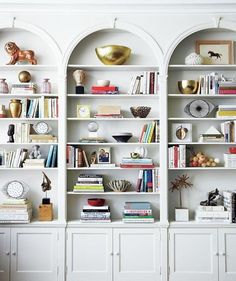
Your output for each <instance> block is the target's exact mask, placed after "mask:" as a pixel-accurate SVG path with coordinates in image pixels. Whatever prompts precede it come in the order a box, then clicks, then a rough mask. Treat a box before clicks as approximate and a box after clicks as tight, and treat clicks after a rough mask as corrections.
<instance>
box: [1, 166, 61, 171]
mask: <svg viewBox="0 0 236 281" xmlns="http://www.w3.org/2000/svg"><path fill="white" fill-rule="evenodd" d="M57 170H58V168H40V167H37V168H36V167H35V168H1V167H0V171H57Z"/></svg>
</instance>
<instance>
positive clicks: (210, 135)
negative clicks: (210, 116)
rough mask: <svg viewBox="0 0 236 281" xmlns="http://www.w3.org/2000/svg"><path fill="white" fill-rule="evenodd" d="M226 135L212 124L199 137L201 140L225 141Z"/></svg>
mask: <svg viewBox="0 0 236 281" xmlns="http://www.w3.org/2000/svg"><path fill="white" fill-rule="evenodd" d="M224 141H225V136H224V134H222V133H221V132H219V131H218V130H217V129H216V128H215V127H213V126H211V127H210V128H209V129H208V130H207V131H206V132H205V133H204V134H201V135H200V137H199V142H224Z"/></svg>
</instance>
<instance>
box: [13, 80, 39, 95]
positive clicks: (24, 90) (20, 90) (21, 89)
mask: <svg viewBox="0 0 236 281" xmlns="http://www.w3.org/2000/svg"><path fill="white" fill-rule="evenodd" d="M36 91H37V85H36V84H35V83H13V84H12V86H11V94H23V95H25V94H35V93H36Z"/></svg>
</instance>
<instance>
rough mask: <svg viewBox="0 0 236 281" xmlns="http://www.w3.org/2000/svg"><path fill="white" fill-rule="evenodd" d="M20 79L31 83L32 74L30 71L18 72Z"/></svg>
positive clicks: (22, 81)
mask: <svg viewBox="0 0 236 281" xmlns="http://www.w3.org/2000/svg"><path fill="white" fill-rule="evenodd" d="M18 79H19V81H20V82H21V83H29V82H30V80H31V74H30V73H29V72H28V71H25V70H23V71H21V72H19V74H18Z"/></svg>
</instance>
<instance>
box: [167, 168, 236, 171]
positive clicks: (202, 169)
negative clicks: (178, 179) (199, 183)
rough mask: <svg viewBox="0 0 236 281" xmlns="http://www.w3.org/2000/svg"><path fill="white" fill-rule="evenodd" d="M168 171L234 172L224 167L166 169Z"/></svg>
mask: <svg viewBox="0 0 236 281" xmlns="http://www.w3.org/2000/svg"><path fill="white" fill-rule="evenodd" d="M168 170H171V171H173V170H189V171H191V170H193V171H194V170H200V171H219V170H222V171H227V170H236V168H226V167H186V168H168Z"/></svg>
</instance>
